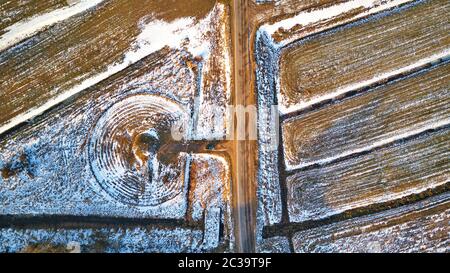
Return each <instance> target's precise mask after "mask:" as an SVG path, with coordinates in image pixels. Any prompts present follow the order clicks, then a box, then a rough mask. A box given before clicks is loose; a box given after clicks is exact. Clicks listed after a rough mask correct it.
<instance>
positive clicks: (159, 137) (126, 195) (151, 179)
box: [89, 95, 187, 206]
mask: <svg viewBox="0 0 450 273" xmlns="http://www.w3.org/2000/svg"><path fill="white" fill-rule="evenodd" d="M186 120H187V115H186V113H185V111H183V109H182V108H181V107H179V106H178V105H177V104H176V103H174V102H172V101H170V100H167V99H164V98H161V97H158V96H154V95H134V96H131V97H128V98H126V99H124V100H122V101H120V102H118V103H116V104H114V105H113V106H112V107H111V108H109V109H108V110H107V111H106V112H105V113H104V114H103V115H102V116H101V117H100V119H99V120H98V122H97V124H96V126H95V129H94V132H93V135H92V138H91V142H90V145H89V158H90V161H91V166H92V170H93V172H94V175H95V177H96V178H97V181H98V183H99V184H100V186H101V187H102V188H103V189H104V190H105V191H106V192H108V194H109V195H110V196H112V197H113V198H115V199H116V200H118V201H120V202H122V203H126V204H131V205H136V206H156V205H159V204H161V203H164V202H166V201H168V200H170V199H172V198H174V197H175V196H176V195H178V194H179V193H181V192H182V190H183V184H184V170H185V164H186V160H185V155H184V154H183V153H178V152H175V153H174V154H173V155H172V156H168V155H167V154H164V156H161V155H158V150H159V148H160V147H161V146H163V145H169V143H171V142H173V141H174V140H172V139H173V138H172V135H171V129H172V127H173V126H174V125H176V124H180V123H182V122H184V121H186Z"/></svg>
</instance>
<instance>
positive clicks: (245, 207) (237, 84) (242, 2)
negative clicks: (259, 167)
mask: <svg viewBox="0 0 450 273" xmlns="http://www.w3.org/2000/svg"><path fill="white" fill-rule="evenodd" d="M247 7H248V3H247V0H233V3H232V9H233V11H232V14H233V16H232V28H233V31H232V33H233V59H234V92H233V102H234V106H243V107H246V106H248V105H253V103H254V97H253V91H252V88H251V80H250V73H251V72H250V71H252V70H251V67H249V66H250V62H249V61H248V60H249V52H250V50H249V49H250V39H249V37H248V35H247V34H248V31H247V28H248V22H247ZM235 117H236V118H237V119H240V120H237V121H236V122H235V129H236V125H237V124H238V123H239V122H243V120H245V115H237V116H235ZM242 119H243V120H242ZM248 131H249V124H248V123H246V124H245V136H246V137H245V140H239V139H238V138H237V137H236V134H237V130H234V134H235V138H234V144H235V145H234V165H235V166H234V167H233V172H234V174H233V177H234V180H233V181H234V192H233V193H234V204H235V211H234V217H235V228H236V243H237V251H239V252H254V251H255V222H256V221H255V217H256V190H255V182H256V181H255V178H256V168H255V162H256V158H255V157H256V153H255V151H256V143H255V140H249V137H248Z"/></svg>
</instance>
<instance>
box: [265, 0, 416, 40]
mask: <svg viewBox="0 0 450 273" xmlns="http://www.w3.org/2000/svg"><path fill="white" fill-rule="evenodd" d="M407 2H411V0H392V1H390V2H388V3H382V2H381V1H380V0H353V1H348V2H344V3H341V4H337V5H332V6H330V7H327V8H323V9H317V10H312V11H306V12H301V13H299V14H298V15H296V16H294V17H291V18H288V19H285V20H282V21H279V22H276V23H273V24H265V25H263V26H261V28H260V29H261V30H262V31H265V32H267V33H268V34H269V36H271V35H273V34H274V33H276V32H277V31H278V30H279V29H280V28H283V29H285V30H289V29H291V28H293V27H294V26H296V25H302V26H306V25H309V24H313V23H318V22H321V21H326V20H329V19H332V18H333V17H336V16H339V15H340V14H342V13H346V12H349V11H351V10H353V9H357V8H366V9H369V10H367V11H365V12H362V13H359V14H358V15H356V16H354V17H353V18H352V19H353V20H354V19H358V18H362V17H364V16H367V15H369V14H373V13H376V12H379V11H382V10H386V9H389V8H392V7H395V6H398V5H401V4H403V3H407ZM293 40H295V38H292V39H286V40H284V41H282V42H281V43H280V44H276V47H282V46H285V45H286V44H289V43H291V42H292V41H293Z"/></svg>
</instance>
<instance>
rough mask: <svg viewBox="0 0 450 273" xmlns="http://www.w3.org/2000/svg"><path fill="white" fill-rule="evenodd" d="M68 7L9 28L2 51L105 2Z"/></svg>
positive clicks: (90, 0) (90, 1)
mask: <svg viewBox="0 0 450 273" xmlns="http://www.w3.org/2000/svg"><path fill="white" fill-rule="evenodd" d="M73 2H74V3H73V4H72V3H71V4H70V5H69V6H67V7H64V8H60V9H57V10H54V11H51V12H48V13H44V14H40V15H37V16H34V17H31V18H29V19H27V20H24V21H20V22H17V23H15V24H13V25H12V26H9V27H7V28H6V29H5V30H6V33H5V34H3V35H2V36H1V37H0V51H2V50H4V49H6V48H8V47H10V46H12V45H14V44H16V43H18V42H20V41H22V40H24V39H26V38H28V37H30V36H32V35H33V34H35V33H37V32H39V31H41V30H42V29H44V28H45V27H48V26H51V25H53V24H55V23H58V22H60V21H63V20H66V19H67V18H70V17H72V16H74V15H76V14H79V13H81V12H84V11H86V10H88V9H90V8H92V7H95V6H96V5H98V4H100V3H101V2H103V0H79V1H73Z"/></svg>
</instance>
